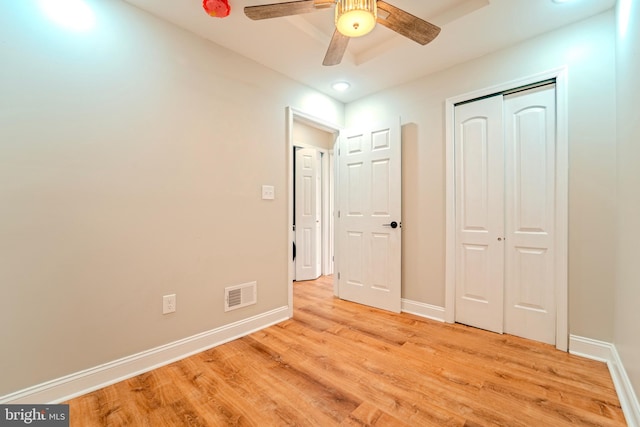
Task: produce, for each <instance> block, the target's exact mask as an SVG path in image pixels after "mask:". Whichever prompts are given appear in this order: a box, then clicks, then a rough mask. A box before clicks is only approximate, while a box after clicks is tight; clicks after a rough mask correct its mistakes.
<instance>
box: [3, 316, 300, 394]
mask: <svg viewBox="0 0 640 427" xmlns="http://www.w3.org/2000/svg"><path fill="white" fill-rule="evenodd" d="M288 318H289V307H280V308H277V309H275V310H271V311H268V312H266V313H262V314H259V315H257V316H254V317H250V318H248V319H244V320H241V321H239V322H235V323H231V324H229V325H225V326H222V327H220V328H216V329H212V330H210V331H207V332H203V333H200V334H197V335H193V336H191V337H188V338H184V339H181V340H178V341H174V342H172V343H169V344H165V345H162V346H159V347H156V348H152V349H150V350H146V351H143V352H140V353H137V354H133V355H131V356H127V357H123V358H122V359H118V360H114V361H112V362H108V363H105V364H103V365H99V366H95V367H93V368H90V369H86V370H84V371H80V372H76V373H73V374H71V375H67V376H65V377H62V378H57V379H55V380H52V381H48V382H46V383H42V384H38V385H35V386H32V387H29V388H26V389H24V390H20V391H17V392H15V393H11V394H8V395H5V396H0V404H11V403H25V404H46V403H52V404H54V403H60V402H64V401H66V400H69V399H72V398H74V397H77V396H81V395H83V394H86V393H89V392H92V391H95V390H98V389H100V388H102V387H106V386H108V385H111V384H114V383H117V382H119V381H123V380H125V379H127V378H131V377H134V376H136V375H139V374H142V373H144V372H148V371H151V370H153V369H156V368H159V367H161V366H164V365H168V364H169V363H172V362H175V361H177V360H180V359H184V358H185V357H188V356H191V355H193V354H196V353H199V352H201V351H204V350H207V349H210V348H213V347H216V346H218V345H220V344H224V343H226V342H229V341H232V340H234V339H237V338H240V337H243V336H245V335H249V334H251V333H253V332H255V331H258V330H260V329H264V328H266V327H268V326H271V325H274V324H276V323H279V322H281V321H283V320H286V319H288Z"/></svg>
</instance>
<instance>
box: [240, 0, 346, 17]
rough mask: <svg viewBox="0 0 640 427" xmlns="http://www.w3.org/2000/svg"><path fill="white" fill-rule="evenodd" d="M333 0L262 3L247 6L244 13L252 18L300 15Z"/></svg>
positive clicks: (331, 2)
mask: <svg viewBox="0 0 640 427" xmlns="http://www.w3.org/2000/svg"><path fill="white" fill-rule="evenodd" d="M333 3H334V0H298V1H287V2H284V3H272V4H263V5H258V6H247V7H245V8H244V14H245V15H247V16H248V17H249V18H251V19H254V20H259V19H269V18H280V17H282V16H291V15H300V14H303V13H309V12H315V11H316V10H318V9H322V8H325V7H330V6H332V5H333Z"/></svg>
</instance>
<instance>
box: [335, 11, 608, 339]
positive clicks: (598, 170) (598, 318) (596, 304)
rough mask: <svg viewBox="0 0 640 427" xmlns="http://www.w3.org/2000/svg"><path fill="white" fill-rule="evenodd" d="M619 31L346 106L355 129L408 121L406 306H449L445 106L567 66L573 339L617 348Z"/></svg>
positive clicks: (600, 29) (479, 62) (489, 59)
mask: <svg viewBox="0 0 640 427" xmlns="http://www.w3.org/2000/svg"><path fill="white" fill-rule="evenodd" d="M614 28H615V17H614V14H613V12H612V11H611V12H607V13H604V14H601V15H599V16H596V17H594V18H591V19H589V20H586V21H582V22H580V23H577V24H575V25H572V26H569V27H566V28H564V29H561V30H558V31H554V32H551V33H548V34H545V35H542V36H540V37H537V38H534V39H531V40H529V41H527V42H524V43H522V44H519V45H516V46H513V47H511V48H509V49H506V50H503V51H499V52H496V53H494V54H490V55H487V56H485V57H481V58H479V59H476V60H473V61H471V62H468V63H465V64H462V65H459V66H455V67H453V68H451V69H448V70H445V71H443V72H440V73H437V74H433V75H429V76H426V77H424V78H422V79H419V80H417V81H414V82H411V83H408V84H405V85H402V86H399V87H396V88H393V89H390V90H385V91H383V92H381V93H379V94H376V95H373V96H370V97H367V98H364V99H361V100H358V101H356V102H354V103H350V104H348V105H347V116H346V122H347V126H357V125H358V124H359V123H361V122H362V121H366V120H381V119H382V118H384V117H393V116H395V117H397V116H401V118H402V123H403V186H404V187H403V218H402V225H403V233H404V234H403V298H407V299H409V300H414V301H419V302H423V303H427V304H432V305H436V306H444V294H445V285H444V251H445V203H444V202H445V169H444V167H445V151H444V148H445V129H444V124H445V116H444V106H445V100H446V99H447V98H449V97H453V96H456V95H460V94H463V93H467V92H471V91H474V90H478V89H483V88H486V87H490V86H493V85H496V84H499V83H503V82H507V81H511V80H515V79H518V78H521V77H525V76H529V75H534V74H537V73H540V72H543V71H547V70H550V69H554V68H557V67H560V66H564V65H567V66H568V70H569V72H568V74H569V94H568V98H569V99H568V105H569V150H570V154H569V156H570V160H569V161H570V174H569V181H570V182H569V193H570V195H569V294H570V295H569V300H570V306H569V325H570V332H571V333H573V334H577V335H581V336H586V337H590V338H594V339H599V340H603V341H608V342H611V341H612V339H613V315H614V313H613V299H614V297H613V293H612V284H613V283H614V280H615V250H614V249H615V239H614V238H613V237H612V236H614V235H615V232H616V226H615V220H616V214H615V203H616V200H615V183H616V145H615V144H616V139H615V134H616V120H615V108H616V104H615V38H614Z"/></svg>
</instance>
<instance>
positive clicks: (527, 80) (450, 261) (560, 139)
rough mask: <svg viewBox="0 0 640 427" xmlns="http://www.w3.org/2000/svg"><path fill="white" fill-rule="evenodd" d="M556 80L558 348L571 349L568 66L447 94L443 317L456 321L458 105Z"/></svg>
mask: <svg viewBox="0 0 640 427" xmlns="http://www.w3.org/2000/svg"><path fill="white" fill-rule="evenodd" d="M552 79H553V80H555V83H556V176H555V179H556V214H555V221H556V227H557V229H556V239H555V245H556V250H557V254H558V256H557V257H556V259H558V260H561V262H560V263H558V265H557V266H556V271H555V279H556V291H555V292H556V303H557V305H556V307H557V309H556V310H557V311H556V348H557V349H558V350H562V351H568V349H569V319H568V315H569V280H568V231H569V224H568V223H569V216H568V214H569V197H568V187H569V137H568V103H567V93H568V92H567V84H568V69H567V67H566V66H564V67H560V68H556V69H552V70H549V71H545V72H542V73H539V74H534V75H530V76H526V77H523V78H520V79H516V80H512V81H509V82H505V83H501V84H498V85H496V86H491V87H487V88H483V89H479V90H476V91H473V92H468V93H464V94H462V95H458V96H454V97H451V98H447V100H446V101H445V115H446V119H445V120H446V126H445V132H446V139H445V143H446V147H445V151H446V153H445V154H446V160H445V162H446V171H445V177H446V193H445V195H446V196H445V197H446V201H445V210H446V214H445V219H446V225H445V227H446V228H445V240H446V242H445V243H446V249H445V306H444V320H445V322H447V323H455V297H456V293H455V292H456V288H455V267H456V258H455V255H456V252H455V251H456V248H455V231H456V230H455V208H456V205H455V156H454V148H455V145H454V136H455V122H454V111H455V105H456V104H459V103H461V102H466V101H471V100H473V99H477V98H482V97H486V96H490V95H494V94H497V93H501V92H505V91H510V90H513V89H517V88H520V87H524V86H528V85H532V84H536V83H539V82H543V81H546V80H552Z"/></svg>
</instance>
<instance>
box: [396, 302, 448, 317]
mask: <svg viewBox="0 0 640 427" xmlns="http://www.w3.org/2000/svg"><path fill="white" fill-rule="evenodd" d="M402 312H403V313H409V314H414V315H416V316H420V317H425V318H427V319H431V320H435V321H438V322H444V307H439V306H437V305H431V304H425V303H423V302H419V301H412V300H408V299H404V298H402Z"/></svg>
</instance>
